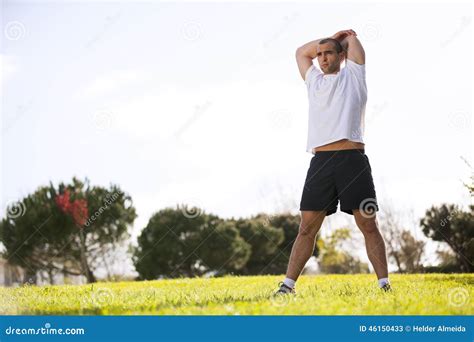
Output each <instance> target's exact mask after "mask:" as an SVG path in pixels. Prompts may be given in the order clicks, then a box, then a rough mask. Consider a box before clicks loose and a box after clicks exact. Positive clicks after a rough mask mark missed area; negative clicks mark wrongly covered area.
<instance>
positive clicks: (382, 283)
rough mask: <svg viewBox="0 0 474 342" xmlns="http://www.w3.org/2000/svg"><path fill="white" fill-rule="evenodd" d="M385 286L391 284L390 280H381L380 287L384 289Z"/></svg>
mask: <svg viewBox="0 0 474 342" xmlns="http://www.w3.org/2000/svg"><path fill="white" fill-rule="evenodd" d="M385 284H390V281H389V280H388V278H380V279H379V287H384V285H385Z"/></svg>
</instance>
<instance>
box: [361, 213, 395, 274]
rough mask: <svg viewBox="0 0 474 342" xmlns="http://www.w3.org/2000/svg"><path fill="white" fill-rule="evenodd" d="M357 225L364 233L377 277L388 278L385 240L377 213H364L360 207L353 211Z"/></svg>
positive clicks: (368, 253)
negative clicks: (380, 229)
mask: <svg viewBox="0 0 474 342" xmlns="http://www.w3.org/2000/svg"><path fill="white" fill-rule="evenodd" d="M352 213H353V214H354V218H355V221H356V224H357V226H358V227H359V229H360V230H361V232H362V234H364V238H365V248H366V250H367V255H368V257H369V260H370V263H371V264H372V266H373V267H374V270H375V273H376V274H377V278H378V279H379V280H380V279H385V278H388V269H387V256H386V252H385V242H384V240H383V237H382V234H380V231H379V227H378V222H377V218H376V215H375V213H373V214H369V213H362V212H361V211H360V210H359V209H355V210H353V211H352Z"/></svg>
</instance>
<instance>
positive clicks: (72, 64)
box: [0, 1, 473, 238]
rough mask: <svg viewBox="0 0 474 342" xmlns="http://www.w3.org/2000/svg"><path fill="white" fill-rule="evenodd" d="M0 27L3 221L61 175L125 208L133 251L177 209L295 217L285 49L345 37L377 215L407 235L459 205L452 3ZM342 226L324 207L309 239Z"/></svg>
mask: <svg viewBox="0 0 474 342" xmlns="http://www.w3.org/2000/svg"><path fill="white" fill-rule="evenodd" d="M1 12H2V17H1V20H2V22H1V24H2V31H3V32H2V35H1V37H2V38H1V39H2V40H1V50H0V61H1V68H2V69H1V74H0V77H1V89H0V90H1V93H2V104H1V118H2V119H1V132H2V139H1V163H2V166H1V184H0V193H1V201H2V217H4V215H5V208H6V206H7V205H8V204H9V203H11V202H14V201H18V200H20V199H21V198H23V197H24V196H27V195H28V194H30V193H32V192H34V191H35V190H36V189H37V188H38V187H39V186H43V185H47V184H48V183H49V182H50V181H52V182H53V184H58V183H59V182H66V183H68V182H70V181H71V180H72V177H73V176H76V177H78V178H80V179H85V177H87V178H89V179H90V181H91V184H92V185H98V186H105V187H108V186H109V185H110V184H111V183H114V184H119V185H120V186H121V188H122V190H124V191H125V192H127V193H129V194H130V195H131V196H132V199H133V203H134V206H135V207H136V209H137V214H138V218H137V219H136V221H135V223H134V226H133V234H132V236H133V237H134V238H136V236H137V235H138V234H139V233H140V231H141V230H142V229H143V228H144V227H145V226H146V224H147V222H148V220H149V218H150V217H151V215H152V214H153V213H154V212H156V211H159V210H160V209H163V208H165V207H175V206H176V205H177V204H178V203H188V204H190V205H196V206H198V207H200V208H202V209H204V210H205V211H206V212H208V213H213V214H217V215H219V216H221V217H224V218H229V217H248V216H250V215H253V214H256V213H258V212H267V213H274V212H278V211H281V210H290V211H292V212H293V213H295V214H296V213H298V212H299V211H298V208H299V201H300V198H301V192H302V187H303V184H304V180H305V176H306V172H307V169H308V167H309V162H310V159H311V157H312V155H311V154H310V153H308V152H306V151H305V146H306V138H307V137H306V134H307V115H308V101H307V90H306V86H305V84H304V81H303V79H302V78H301V76H300V74H299V72H298V68H297V65H296V59H295V50H296V49H297V48H298V47H299V46H301V45H303V44H305V43H307V42H309V41H311V40H314V39H319V38H323V37H328V36H331V35H333V34H334V33H336V32H337V31H339V30H343V29H353V30H354V31H356V32H357V34H358V38H359V40H360V41H361V43H362V44H363V46H364V49H365V52H366V73H367V87H368V102H367V107H366V119H365V125H366V128H365V136H364V140H365V144H366V145H365V146H366V147H365V151H366V154H367V155H368V157H369V160H370V164H371V167H372V175H373V178H374V183H375V188H376V192H377V199H378V201H379V206H380V207H384V205H385V207H388V206H389V204H390V207H391V208H393V210H396V211H397V212H398V213H399V215H400V217H401V218H402V219H403V220H406V222H412V221H413V220H411V221H410V218H408V217H409V215H408V214H407V213H410V212H411V213H412V214H413V217H414V218H415V219H416V218H421V217H423V215H424V213H425V211H426V210H427V209H428V208H430V207H431V206H432V205H440V204H441V203H453V204H458V205H460V206H462V207H463V208H467V206H468V205H469V204H470V203H471V199H470V197H469V193H468V191H467V190H466V188H465V187H464V186H463V182H468V181H469V177H470V175H471V173H472V167H470V166H469V165H468V164H470V165H473V159H472V147H473V144H472V90H473V89H472V71H473V68H472V60H473V59H472V41H473V40H472V38H473V37H472V22H471V21H472V5H471V4H469V3H468V2H464V3H461V2H460V3H458V4H455V3H447V2H446V3H443V2H438V3H431V2H430V3H429V4H428V3H427V2H420V3H414V2H409V3H408V2H404V3H403V2H402V3H377V4H374V3H365V2H342V1H338V2H331V3H329V2H299V3H282V2H261V3H254V2H240V3H239V2H225V3H198V2H155V3H151V2H139V3H133V2H131V1H122V2H113V1H102V2H99V1H76V2H68V1H50V2H46V1H29V2H25V1H23V2H22V1H3V2H2V8H1ZM314 63H315V64H316V66H317V61H316V60H314ZM463 158H464V159H465V160H466V161H467V163H466V162H465V161H464V160H463ZM413 217H412V218H413ZM346 224H350V225H354V222H353V217H352V216H349V215H347V214H345V213H342V212H340V211H339V209H338V211H337V213H336V214H333V215H331V216H330V217H328V218H327V220H326V221H325V223H324V224H323V231H324V232H327V233H329V232H331V231H332V230H333V229H336V228H338V227H340V226H342V225H346ZM406 224H407V225H409V224H410V223H406ZM412 228H413V229H414V231H415V235H417V236H418V237H420V235H422V234H421V233H420V232H419V230H417V228H416V227H412Z"/></svg>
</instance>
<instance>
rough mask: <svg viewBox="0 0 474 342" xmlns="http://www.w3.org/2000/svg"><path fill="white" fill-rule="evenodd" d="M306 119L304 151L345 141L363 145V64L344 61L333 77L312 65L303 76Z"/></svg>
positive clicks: (364, 100) (364, 86)
mask: <svg viewBox="0 0 474 342" xmlns="http://www.w3.org/2000/svg"><path fill="white" fill-rule="evenodd" d="M305 83H306V87H307V88H308V100H309V116H308V140H307V145H306V151H307V152H310V153H312V150H313V148H315V147H318V146H321V145H326V144H329V143H331V142H334V141H337V140H341V139H349V140H351V141H356V142H361V143H363V142H364V141H363V135H364V117H365V105H366V103H367V85H366V81H365V64H363V65H360V64H357V63H355V62H353V61H351V60H350V59H347V58H346V66H345V67H344V68H342V69H341V70H340V71H339V72H338V73H336V74H328V75H326V74H324V73H323V72H321V71H320V70H319V69H318V68H316V67H315V66H314V64H313V65H312V66H311V67H309V69H308V71H306V75H305Z"/></svg>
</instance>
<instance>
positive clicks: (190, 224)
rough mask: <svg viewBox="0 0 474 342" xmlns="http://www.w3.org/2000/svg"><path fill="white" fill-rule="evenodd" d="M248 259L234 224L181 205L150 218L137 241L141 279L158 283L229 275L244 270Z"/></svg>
mask: <svg viewBox="0 0 474 342" xmlns="http://www.w3.org/2000/svg"><path fill="white" fill-rule="evenodd" d="M249 256H250V246H249V245H248V244H247V243H246V242H245V241H244V240H243V239H242V238H241V237H240V235H239V232H238V230H237V229H236V228H235V226H234V225H233V224H231V223H229V222H225V221H224V220H223V219H220V218H219V217H218V216H216V215H212V214H207V213H205V212H204V211H201V210H200V209H199V208H196V207H192V208H189V207H188V206H187V205H182V206H179V205H178V206H177V208H176V209H173V208H166V209H163V210H160V211H159V212H157V213H155V214H154V215H153V216H152V217H151V218H150V220H149V222H148V224H147V226H146V227H145V228H144V229H143V231H142V232H141V234H140V236H139V237H138V246H137V247H136V248H135V249H134V257H133V262H134V265H135V268H136V270H137V272H138V273H139V277H140V278H141V279H156V278H158V277H179V276H186V277H193V276H200V275H203V274H204V273H206V272H212V271H219V272H230V271H234V270H238V269H240V268H241V267H243V266H244V265H245V263H246V262H247V260H248V257H249ZM229 259H230V260H229ZM226 261H228V262H227V263H225V262H226Z"/></svg>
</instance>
